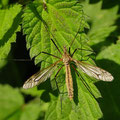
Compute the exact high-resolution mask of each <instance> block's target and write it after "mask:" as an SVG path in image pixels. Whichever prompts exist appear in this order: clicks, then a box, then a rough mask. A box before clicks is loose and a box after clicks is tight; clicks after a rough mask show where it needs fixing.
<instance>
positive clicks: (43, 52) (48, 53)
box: [41, 52, 60, 59]
mask: <svg viewBox="0 0 120 120" xmlns="http://www.w3.org/2000/svg"><path fill="white" fill-rule="evenodd" d="M41 53H44V54H47V55H51V56H53V57H55V58H58V59H60V57H58V56H56V55H53V54H50V53H47V52H41Z"/></svg>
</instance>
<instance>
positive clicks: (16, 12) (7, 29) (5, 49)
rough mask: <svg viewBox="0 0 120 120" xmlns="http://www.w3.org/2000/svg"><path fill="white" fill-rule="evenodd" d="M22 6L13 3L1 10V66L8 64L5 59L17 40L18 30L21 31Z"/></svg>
mask: <svg viewBox="0 0 120 120" xmlns="http://www.w3.org/2000/svg"><path fill="white" fill-rule="evenodd" d="M20 20H21V6H20V5H17V4H16V5H13V6H11V7H10V8H9V9H4V10H0V53H1V54H0V68H1V67H3V66H4V65H5V64H6V61H5V60H3V59H5V58H6V57H7V56H8V54H9V52H10V49H11V43H13V42H15V41H16V32H18V31H20V26H19V24H20Z"/></svg>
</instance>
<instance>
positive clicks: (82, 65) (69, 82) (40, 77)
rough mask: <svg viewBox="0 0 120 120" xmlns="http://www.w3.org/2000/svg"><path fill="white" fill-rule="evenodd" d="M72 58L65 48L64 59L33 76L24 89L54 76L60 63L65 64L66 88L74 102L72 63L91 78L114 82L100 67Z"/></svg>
mask: <svg viewBox="0 0 120 120" xmlns="http://www.w3.org/2000/svg"><path fill="white" fill-rule="evenodd" d="M53 43H54V41H53ZM54 44H55V43H54ZM55 46H56V45H55ZM56 48H57V49H58V47H57V46H56ZM58 51H59V52H60V50H59V49H58ZM44 53H45V52H44ZM60 54H62V53H61V52H60ZM51 55H52V54H51ZM52 56H54V55H52ZM72 56H73V55H70V53H68V52H67V48H66V47H65V46H64V52H63V54H62V57H61V58H59V57H58V58H59V60H58V61H56V62H55V63H54V64H52V65H50V66H49V67H47V68H45V69H43V70H41V71H39V72H37V73H35V74H34V75H32V76H31V77H30V78H29V79H28V80H27V81H26V82H25V83H24V85H23V88H24V89H28V88H32V87H34V86H36V85H39V84H40V83H42V82H44V81H46V80H47V79H48V78H49V77H50V76H51V75H52V73H53V72H54V71H55V70H56V69H57V66H58V63H60V62H63V66H65V71H66V78H65V80H66V86H67V91H68V96H69V98H70V100H72V99H73V97H74V94H73V92H74V90H73V79H72V74H71V69H70V63H71V62H74V63H75V65H76V66H77V68H78V69H80V70H82V72H84V73H86V74H87V75H88V76H90V77H94V78H96V79H98V80H102V81H112V80H113V76H112V75H111V74H110V73H109V72H107V71H105V70H103V69H101V68H99V67H96V66H94V65H91V64H88V63H86V62H83V61H78V60H75V59H73V58H72ZM54 57H55V56H54ZM63 66H62V67H63ZM62 67H61V68H62ZM61 68H60V69H59V71H60V70H61ZM74 69H75V68H74Z"/></svg>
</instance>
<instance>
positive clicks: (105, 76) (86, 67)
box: [73, 60, 114, 81]
mask: <svg viewBox="0 0 120 120" xmlns="http://www.w3.org/2000/svg"><path fill="white" fill-rule="evenodd" d="M73 61H74V62H75V64H76V66H77V67H78V68H79V69H81V70H82V71H83V72H84V73H86V74H87V75H88V76H91V77H94V78H96V79H98V80H102V81H112V80H113V79H114V78H113V76H112V75H111V74H110V73H109V72H107V71H105V70H103V69H101V68H99V67H96V66H93V65H90V64H88V63H84V62H81V61H77V60H73Z"/></svg>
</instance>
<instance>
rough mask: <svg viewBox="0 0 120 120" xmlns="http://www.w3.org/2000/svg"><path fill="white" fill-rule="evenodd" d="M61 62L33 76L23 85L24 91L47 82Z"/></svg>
mask: <svg viewBox="0 0 120 120" xmlns="http://www.w3.org/2000/svg"><path fill="white" fill-rule="evenodd" d="M59 62H60V61H57V62H55V63H54V64H52V65H51V66H49V67H47V68H45V69H43V70H42V71H39V72H37V73H35V74H34V75H32V76H31V77H30V78H29V79H28V80H27V81H26V82H25V83H24V85H23V88H24V89H28V88H32V87H34V86H36V85H38V84H40V83H42V82H44V81H46V80H47V78H49V77H50V76H51V74H52V73H53V72H54V70H55V69H56V68H57V64H58V63H59Z"/></svg>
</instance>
